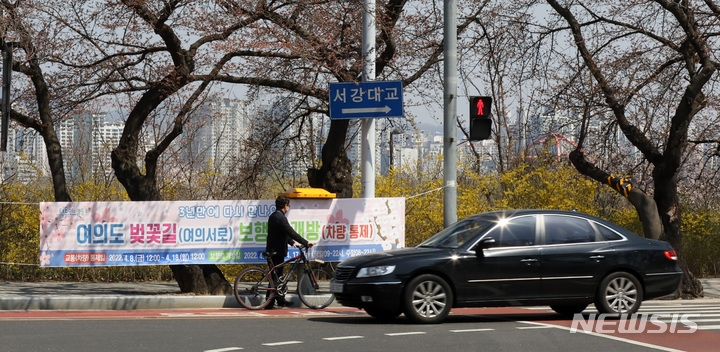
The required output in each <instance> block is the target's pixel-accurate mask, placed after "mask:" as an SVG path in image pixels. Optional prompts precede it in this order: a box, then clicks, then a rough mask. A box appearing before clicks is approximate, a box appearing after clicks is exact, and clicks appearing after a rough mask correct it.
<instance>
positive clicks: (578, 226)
mask: <svg viewBox="0 0 720 352" xmlns="http://www.w3.org/2000/svg"><path fill="white" fill-rule="evenodd" d="M598 237H599V236H598V234H597V232H596V231H595V228H593V226H592V225H591V224H590V223H589V222H588V221H587V220H585V219H580V218H576V217H572V216H557V215H545V243H546V244H563V243H584V242H595V241H596V240H597V239H598ZM601 240H602V238H601Z"/></svg>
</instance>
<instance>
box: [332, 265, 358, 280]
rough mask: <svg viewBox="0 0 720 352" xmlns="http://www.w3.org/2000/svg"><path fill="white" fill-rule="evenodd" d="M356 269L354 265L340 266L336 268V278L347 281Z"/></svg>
mask: <svg viewBox="0 0 720 352" xmlns="http://www.w3.org/2000/svg"><path fill="white" fill-rule="evenodd" d="M354 270H355V268H354V267H352V266H339V267H337V268H335V280H337V281H345V280H350V279H351V278H352V273H353V271H354Z"/></svg>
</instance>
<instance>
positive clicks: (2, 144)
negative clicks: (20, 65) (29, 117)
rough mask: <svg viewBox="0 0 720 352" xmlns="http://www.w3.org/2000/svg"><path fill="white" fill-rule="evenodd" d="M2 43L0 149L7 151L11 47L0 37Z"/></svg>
mask: <svg viewBox="0 0 720 352" xmlns="http://www.w3.org/2000/svg"><path fill="white" fill-rule="evenodd" d="M0 41H2V43H0V44H2V45H0V47H1V48H0V49H2V62H3V63H2V96H1V97H0V100H1V102H2V112H1V114H2V123H0V129H1V130H0V151H2V152H6V151H7V142H8V125H9V124H10V74H11V73H12V47H11V44H10V43H7V42H5V41H4V39H3V38H0Z"/></svg>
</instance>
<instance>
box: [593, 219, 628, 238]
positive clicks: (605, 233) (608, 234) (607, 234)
mask: <svg viewBox="0 0 720 352" xmlns="http://www.w3.org/2000/svg"><path fill="white" fill-rule="evenodd" d="M595 227H597V229H598V231H599V232H600V235H602V237H603V238H604V239H605V240H606V241H619V240H622V239H623V237H622V236H620V235H618V234H617V232H615V231H613V230H610V229H609V228H607V227H605V226H603V225H600V224H598V223H596V224H595Z"/></svg>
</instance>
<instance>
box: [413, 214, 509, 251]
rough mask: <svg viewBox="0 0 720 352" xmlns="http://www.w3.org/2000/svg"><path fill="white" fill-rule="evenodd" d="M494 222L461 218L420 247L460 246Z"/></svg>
mask: <svg viewBox="0 0 720 352" xmlns="http://www.w3.org/2000/svg"><path fill="white" fill-rule="evenodd" d="M494 224H495V223H494V222H491V221H487V220H478V219H465V220H461V221H458V222H456V223H455V224H454V225H451V226H450V227H448V228H446V229H444V230H442V231H440V232H438V233H437V234H435V236H432V237H430V238H429V239H427V240H426V241H425V242H423V243H421V244H420V245H419V247H440V248H458V247H460V246H462V245H464V244H466V243H467V242H468V241H470V240H472V239H473V238H475V237H476V236H477V235H478V234H480V233H481V232H483V231H485V229H487V228H488V227H490V226H492V225H494Z"/></svg>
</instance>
